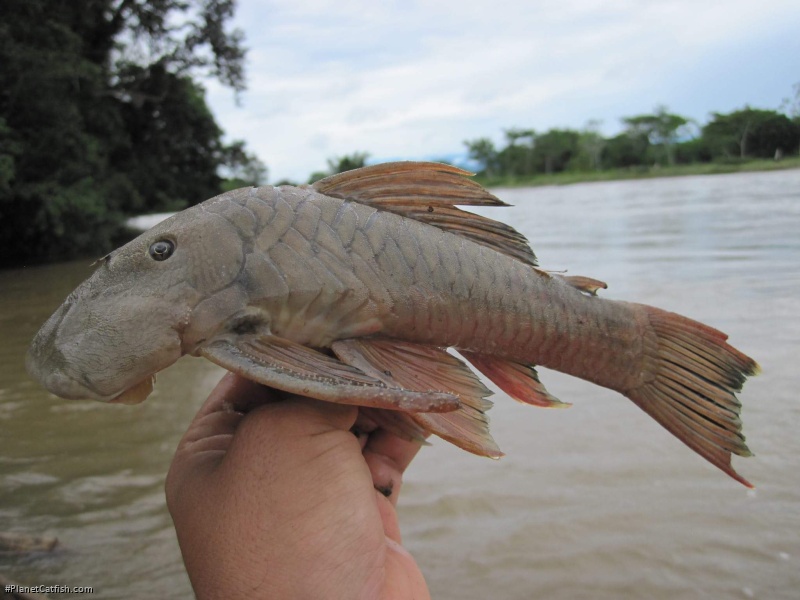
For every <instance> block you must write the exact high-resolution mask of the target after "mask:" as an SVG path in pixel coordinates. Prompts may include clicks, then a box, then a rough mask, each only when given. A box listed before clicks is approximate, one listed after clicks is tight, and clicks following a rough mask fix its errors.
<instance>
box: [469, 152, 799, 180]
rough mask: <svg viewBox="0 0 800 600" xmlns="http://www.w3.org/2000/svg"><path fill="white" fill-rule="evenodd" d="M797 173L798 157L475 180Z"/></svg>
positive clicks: (604, 178) (646, 177)
mask: <svg viewBox="0 0 800 600" xmlns="http://www.w3.org/2000/svg"><path fill="white" fill-rule="evenodd" d="M785 169H800V156H791V157H788V158H784V159H782V160H779V161H776V160H771V159H770V160H751V161H747V162H741V163H740V162H732V163H693V164H689V165H674V166H672V167H659V166H655V167H634V168H630V169H608V170H606V171H562V172H561V173H553V174H550V175H532V176H525V177H513V176H504V177H482V176H480V175H478V176H476V177H475V180H476V181H477V182H478V183H480V184H481V185H484V186H486V187H529V186H530V187H532V186H543V185H571V184H573V183H586V182H592V181H614V180H618V179H648V178H653V177H686V176H689V175H717V174H723V173H740V172H753V171H778V170H785Z"/></svg>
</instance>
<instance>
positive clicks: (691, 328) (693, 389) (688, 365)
mask: <svg viewBox="0 0 800 600" xmlns="http://www.w3.org/2000/svg"><path fill="white" fill-rule="evenodd" d="M640 306H642V308H643V309H644V310H645V311H646V312H647V316H648V318H649V321H650V324H651V325H652V327H653V330H654V331H655V333H656V336H657V343H656V344H652V345H651V347H649V348H647V350H646V352H647V353H648V358H649V361H648V362H649V363H650V366H649V368H648V372H649V373H651V374H652V375H653V377H652V379H651V380H650V381H648V382H647V383H645V384H643V385H642V386H640V387H638V388H636V389H634V390H628V391H627V392H626V395H627V396H628V397H629V398H630V399H631V400H633V401H634V402H635V403H636V404H637V405H638V406H639V407H640V408H642V409H643V410H644V411H645V412H646V413H647V414H649V415H650V416H651V417H653V418H654V419H655V420H656V421H658V422H659V423H661V425H663V426H664V427H665V428H666V429H667V430H668V431H669V432H670V433H672V434H673V435H675V437H677V438H678V439H679V440H681V441H682V442H683V443H684V444H686V445H687V446H689V447H690V448H691V449H692V450H694V451H695V452H697V453H698V454H699V455H700V456H702V457H703V458H705V459H706V460H708V461H709V462H710V463H711V464H713V465H714V466H716V467H719V468H720V469H722V470H723V471H724V472H725V473H727V474H728V475H730V476H731V477H733V478H734V479H736V480H737V481H739V482H741V483H743V484H744V485H746V486H747V487H753V485H752V484H751V483H750V482H749V481H747V480H746V479H744V478H743V477H742V476H741V475H739V474H738V473H737V472H736V471H735V470H734V469H733V467H732V466H731V454H737V455H739V456H751V453H750V450H749V449H748V448H747V445H746V444H745V441H744V439H745V438H744V435H742V422H741V420H740V418H739V410H740V408H741V404H740V402H739V400H738V398H736V395H735V394H736V392H738V391H740V390H741V389H742V384H743V383H744V381H745V379H746V378H747V376H749V375H755V374H756V373H758V371H759V367H758V365H757V364H756V362H755V361H754V360H753V359H751V358H750V357H748V356H745V355H744V354H742V353H741V352H739V351H738V350H736V349H735V348H734V347H732V346H730V345H729V344H727V343H726V340H727V338H728V336H726V335H725V334H724V333H722V332H721V331H717V330H716V329H713V328H712V327H708V326H707V325H703V324H702V323H698V322H697V321H693V320H691V319H688V318H686V317H683V316H681V315H678V314H675V313H671V312H667V311H664V310H660V309H658V308H654V307H651V306H644V305H640Z"/></svg>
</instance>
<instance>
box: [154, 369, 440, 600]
mask: <svg viewBox="0 0 800 600" xmlns="http://www.w3.org/2000/svg"><path fill="white" fill-rule="evenodd" d="M357 420H358V423H357ZM354 426H355V430H357V431H361V432H362V433H360V434H359V435H358V436H356V435H354V434H353V432H352V431H351V428H354ZM370 429H372V431H370ZM418 450H419V445H418V444H416V443H413V442H408V441H405V440H402V439H400V438H398V437H396V436H394V435H392V434H390V433H388V432H386V431H384V430H381V429H376V428H375V427H374V425H372V426H370V424H369V422H367V421H365V420H364V419H360V418H359V417H358V409H357V408H356V407H353V406H344V405H337V404H331V403H327V402H321V401H318V400H313V399H309V398H302V397H299V396H286V395H280V393H279V392H276V391H275V390H271V389H269V388H266V387H264V386H261V385H259V384H256V383H253V382H251V381H249V380H247V379H244V378H242V377H239V376H236V375H233V374H230V373H229V374H228V375H226V376H225V377H223V378H222V380H221V381H220V383H219V384H218V385H217V387H216V389H215V390H214V391H213V392H212V393H211V395H210V396H209V398H208V400H207V401H206V403H205V404H204V405H203V407H202V408H201V409H200V411H199V412H198V414H197V416H196V417H195V419H194V421H193V422H192V423H191V425H190V426H189V429H188V431H187V432H186V434H185V435H184V437H183V439H182V440H181V442H180V444H179V445H178V449H177V451H176V453H175V458H174V459H173V461H172V466H171V467H170V470H169V474H168V475H167V482H166V494H167V506H168V508H169V511H170V514H171V515H172V519H173V522H174V524H175V530H176V532H177V535H178V542H179V544H180V547H181V553H182V554H183V560H184V563H185V565H186V570H187V572H188V574H189V579H190V580H191V583H192V587H193V588H194V591H195V594H196V596H197V598H199V599H201V600H205V599H212V598H248V599H260V598H326V599H336V598H342V599H345V598H346V599H348V600H351V599H354V598H359V599H361V598H363V599H367V598H369V599H372V598H376V599H378V598H379V599H401V598H402V599H410V598H415V599H428V598H430V595H429V593H428V590H427V587H426V585H425V580H424V578H423V576H422V573H421V572H420V570H419V567H418V566H417V564H416V562H415V561H414V559H413V558H412V557H411V555H410V554H409V553H408V552H407V551H406V550H405V549H404V548H403V547H402V545H401V538H400V529H399V526H398V520H397V512H396V510H395V506H396V503H397V496H398V494H399V491H400V485H401V481H402V475H403V471H405V469H406V467H407V466H408V464H409V463H410V462H411V460H412V459H413V458H414V456H415V455H416V453H417V451H418ZM376 488H378V489H381V490H384V491H386V492H388V491H389V490H391V494H390V495H389V496H388V497H386V496H385V495H384V494H382V493H381V492H379V491H377V489H376Z"/></svg>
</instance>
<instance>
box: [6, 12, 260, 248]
mask: <svg viewBox="0 0 800 600" xmlns="http://www.w3.org/2000/svg"><path fill="white" fill-rule="evenodd" d="M234 5H235V2H234V0H157V1H146V0H71V1H70V2H63V1H60V0H3V2H2V3H1V4H0V64H2V65H3V68H2V69H0V263H2V264H15V263H16V264H19V263H26V262H30V261H35V260H42V259H54V258H59V259H61V258H66V257H68V256H71V255H76V254H94V255H100V254H102V253H104V252H106V251H108V250H109V248H110V246H111V244H112V243H114V242H115V241H117V238H118V236H119V235H120V233H121V232H122V229H123V228H122V223H123V221H124V218H125V216H126V215H129V214H134V213H138V212H143V211H151V210H152V211H160V210H170V209H176V208H182V207H184V206H187V205H188V204H191V203H195V202H198V201H200V200H203V199H205V198H207V197H209V196H212V195H215V194H217V193H219V191H220V184H221V180H220V177H219V175H218V174H217V172H218V170H219V168H220V166H222V165H224V164H225V163H226V161H228V160H239V158H241V156H239V155H235V153H233V152H228V150H227V148H226V147H225V146H224V145H223V143H222V142H221V136H222V131H221V130H220V128H219V126H218V125H217V124H216V122H215V120H214V117H213V115H212V114H211V112H210V111H209V109H208V106H207V105H206V102H205V97H204V90H203V88H202V87H201V86H199V85H198V84H197V83H195V82H194V80H193V77H194V76H197V75H201V74H202V75H212V76H215V77H217V78H218V79H219V80H220V81H222V82H223V83H224V84H226V85H228V86H230V87H232V88H233V89H234V90H236V92H239V91H241V90H242V89H244V77H243V69H242V63H243V57H244V50H243V48H242V46H241V42H242V35H241V33H240V32H237V31H234V32H228V31H226V29H225V26H226V23H227V21H228V20H229V19H230V17H231V16H232V14H233V9H234ZM240 150H241V151H242V152H244V151H243V149H242V148H240ZM245 155H246V153H245ZM250 158H251V159H252V158H254V157H250ZM256 160H257V159H256ZM251 162H252V161H251ZM262 166H263V165H262ZM240 167H242V165H241V164H237V165H232V170H234V171H235V169H237V168H240Z"/></svg>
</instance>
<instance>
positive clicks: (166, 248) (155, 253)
mask: <svg viewBox="0 0 800 600" xmlns="http://www.w3.org/2000/svg"><path fill="white" fill-rule="evenodd" d="M174 251H175V244H174V243H172V242H171V241H170V240H158V241H157V242H153V243H152V244H151V245H150V256H151V257H152V258H153V260H158V261H161V260H167V259H168V258H169V257H170V256H172V253H173V252H174Z"/></svg>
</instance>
